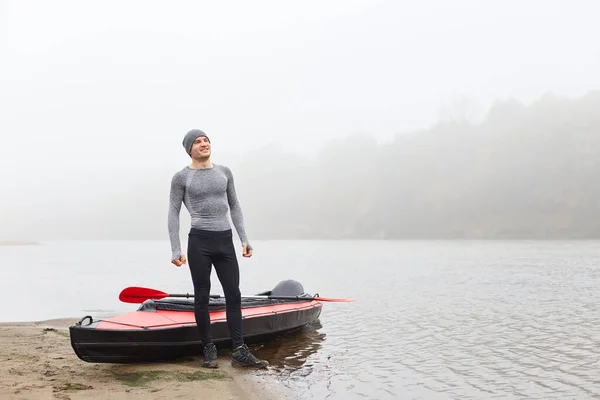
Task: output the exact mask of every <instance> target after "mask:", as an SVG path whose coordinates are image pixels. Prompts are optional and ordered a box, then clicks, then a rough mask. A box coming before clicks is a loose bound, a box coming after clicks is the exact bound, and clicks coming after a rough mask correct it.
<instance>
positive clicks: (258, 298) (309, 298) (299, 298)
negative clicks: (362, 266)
mask: <svg viewBox="0 0 600 400" xmlns="http://www.w3.org/2000/svg"><path fill="white" fill-rule="evenodd" d="M167 297H180V298H185V299H191V298H194V295H193V294H190V293H186V294H182V293H180V294H177V293H175V294H169V295H168V296H167ZM224 297H225V296H221V295H219V294H211V295H210V298H211V299H220V298H224ZM242 299H256V300H260V299H265V300H318V299H319V297H303V296H242Z"/></svg>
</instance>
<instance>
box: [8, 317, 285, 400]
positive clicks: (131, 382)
mask: <svg viewBox="0 0 600 400" xmlns="http://www.w3.org/2000/svg"><path fill="white" fill-rule="evenodd" d="M74 322H76V319H73V320H71V319H63V320H52V321H43V322H31V323H2V324H0V398H1V399H34V400H35V399H176V398H182V399H183V398H185V399H192V398H197V399H199V398H202V399H214V400H234V399H245V400H253V399H256V400H259V399H260V400H268V399H282V398H286V399H288V398H292V397H291V396H290V394H285V393H283V392H281V391H277V392H275V385H273V383H272V382H269V381H268V380H269V379H268V378H266V377H265V376H266V375H264V374H263V375H261V374H260V373H259V372H258V371H252V370H243V369H239V368H235V367H232V366H231V364H230V359H229V358H228V357H226V356H220V357H219V369H216V370H213V369H206V368H202V366H201V362H202V361H201V358H200V357H190V358H189V359H186V360H181V361H180V360H177V361H174V362H165V363H152V364H133V365H129V364H128V365H125V364H97V363H87V362H84V361H82V360H80V359H79V358H78V357H77V356H76V355H75V353H74V352H73V350H72V348H71V342H70V339H69V331H68V329H67V328H68V326H69V325H72V324H73V323H74ZM261 376H262V378H261ZM261 379H262V381H261Z"/></svg>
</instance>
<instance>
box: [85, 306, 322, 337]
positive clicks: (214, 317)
mask: <svg viewBox="0 0 600 400" xmlns="http://www.w3.org/2000/svg"><path fill="white" fill-rule="evenodd" d="M320 304H321V303H320V302H319V301H316V300H312V301H310V302H309V304H308V305H306V306H303V307H297V306H296V307H279V308H277V309H271V308H275V307H276V306H261V307H257V308H255V309H254V310H257V309H258V308H269V309H271V310H264V311H262V312H252V313H247V314H244V311H245V310H244V309H242V320H244V319H248V318H258V317H261V316H265V315H278V314H282V313H286V312H292V311H302V310H305V309H310V308H314V307H320ZM254 310H253V311H254ZM143 312H144V311H133V312H131V313H128V314H124V315H121V316H119V317H115V318H114V319H113V318H111V319H101V320H95V321H94V322H96V323H98V325H97V326H96V329H98V330H111V329H112V330H124V329H127V328H122V327H123V326H125V327H131V328H134V329H132V330H147V329H160V328H166V327H174V326H193V325H196V320H195V319H194V315H193V311H167V310H159V311H157V312H156V314H157V315H160V317H162V318H165V319H168V320H169V321H170V322H168V323H155V324H152V325H148V324H145V325H135V324H132V323H127V322H122V321H119V320H116V318H123V317H131V316H132V315H136V313H143ZM180 314H185V317H186V318H187V319H185V320H183V321H182V320H180V321H177V318H173V316H174V315H180ZM188 314H192V315H188ZM189 318H191V319H189ZM210 321H211V324H212V323H215V322H226V321H227V315H226V312H224V311H217V312H212V313H210ZM113 325H115V326H113ZM136 328H137V329H136Z"/></svg>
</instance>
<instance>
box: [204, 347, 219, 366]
mask: <svg viewBox="0 0 600 400" xmlns="http://www.w3.org/2000/svg"><path fill="white" fill-rule="evenodd" d="M202 366H203V367H204V368H217V367H218V365H217V346H215V344H214V343H209V344H207V345H206V346H204V363H203V364H202Z"/></svg>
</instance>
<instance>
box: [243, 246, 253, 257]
mask: <svg viewBox="0 0 600 400" xmlns="http://www.w3.org/2000/svg"><path fill="white" fill-rule="evenodd" d="M242 256H244V257H247V258H249V257H252V249H249V248H248V245H247V244H246V243H243V244H242Z"/></svg>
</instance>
